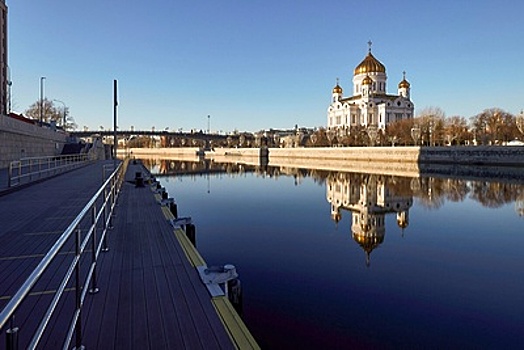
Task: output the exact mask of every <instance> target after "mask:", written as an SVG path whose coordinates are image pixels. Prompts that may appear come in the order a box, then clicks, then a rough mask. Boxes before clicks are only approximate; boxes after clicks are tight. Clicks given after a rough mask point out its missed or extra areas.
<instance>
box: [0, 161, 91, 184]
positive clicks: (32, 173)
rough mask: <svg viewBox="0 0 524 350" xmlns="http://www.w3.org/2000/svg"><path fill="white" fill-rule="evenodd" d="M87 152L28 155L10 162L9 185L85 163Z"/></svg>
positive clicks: (36, 178)
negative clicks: (40, 155) (45, 155)
mask: <svg viewBox="0 0 524 350" xmlns="http://www.w3.org/2000/svg"><path fill="white" fill-rule="evenodd" d="M88 161H89V158H88V156H87V154H73V155H61V156H51V157H28V158H22V159H20V160H15V161H12V162H11V163H9V170H8V182H7V184H8V186H9V187H14V186H18V185H22V184H25V183H30V182H33V181H37V180H40V179H43V178H46V177H50V176H53V175H56V174H59V173H62V172H65V171H68V170H71V169H75V168H78V167H81V166H83V165H85V163H86V162H88Z"/></svg>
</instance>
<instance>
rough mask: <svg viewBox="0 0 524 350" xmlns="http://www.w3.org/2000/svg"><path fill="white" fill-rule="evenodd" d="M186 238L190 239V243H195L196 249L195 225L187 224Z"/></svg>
mask: <svg viewBox="0 0 524 350" xmlns="http://www.w3.org/2000/svg"><path fill="white" fill-rule="evenodd" d="M186 236H187V238H189V241H190V242H191V243H193V246H194V247H196V229H195V225H193V224H187V225H186Z"/></svg>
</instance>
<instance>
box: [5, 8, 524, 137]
mask: <svg viewBox="0 0 524 350" xmlns="http://www.w3.org/2000/svg"><path fill="white" fill-rule="evenodd" d="M7 5H8V7H9V19H8V35H9V43H8V45H9V66H10V70H11V77H12V81H13V87H12V102H13V109H14V110H16V111H19V112H23V111H24V110H26V109H27V108H28V107H29V105H30V104H32V103H33V102H35V101H37V100H38V98H39V94H40V93H39V86H40V84H39V81H40V77H41V76H45V77H46V81H45V96H46V97H47V98H49V99H58V100H61V101H64V102H65V103H66V104H67V106H68V107H69V108H70V112H71V115H72V116H74V118H75V120H76V123H77V124H78V126H79V128H82V127H83V126H84V125H85V126H88V127H89V128H90V129H98V128H99V126H100V125H103V126H104V127H105V128H109V127H111V125H112V118H113V117H112V113H113V107H112V86H113V79H117V80H118V84H119V103H120V104H119V108H118V116H119V127H120V128H122V129H128V128H129V127H130V126H131V125H133V126H134V127H135V128H136V129H151V127H152V126H155V128H156V129H157V130H158V129H164V128H166V127H169V129H170V130H174V129H178V128H183V129H184V130H189V129H191V128H196V129H203V130H205V129H207V115H211V119H210V120H211V130H212V131H218V130H223V131H232V130H234V129H238V130H242V131H243V130H247V131H257V130H260V129H264V128H266V129H267V128H271V127H273V128H292V127H293V126H294V125H295V124H298V125H299V126H308V127H313V126H325V125H326V110H327V107H328V104H329V101H330V96H331V90H332V88H333V86H334V85H335V83H336V78H337V77H339V78H340V84H341V86H342V87H343V88H344V92H345V94H348V93H350V92H351V90H352V82H351V79H352V77H353V69H354V68H355V66H356V65H358V64H359V63H360V61H361V60H362V59H363V58H364V57H365V55H366V53H367V41H368V40H370V39H371V40H372V41H373V54H374V55H375V57H377V58H378V59H379V60H380V61H381V62H382V63H384V64H385V66H386V69H387V71H386V72H387V75H388V92H389V93H396V90H397V84H398V82H399V81H400V80H401V79H402V71H403V70H405V71H406V72H407V79H408V80H409V81H410V83H411V87H412V99H413V101H414V103H415V106H416V111H420V110H422V109H423V108H425V107H429V106H436V107H440V108H442V109H443V110H444V111H445V113H446V115H448V116H452V115H461V116H465V117H468V118H469V117H470V116H472V115H475V114H477V113H479V112H481V111H482V110H483V109H485V108H491V107H499V108H502V109H505V110H507V111H508V112H511V113H514V114H517V113H519V112H520V110H521V109H522V108H524V69H523V62H524V24H523V23H524V22H523V14H524V2H523V1H517V0H512V1H507V0H492V1H487V0H478V1H471V0H441V1H420V0H413V1H402V0H398V1H389V0H383V1H378V0H368V1H362V0H359V1H350V0H338V1H329V0H317V1H313V0H309V1H297V0H295V1H290V0H249V1H248V0H200V1H189V0H186V1H181V0H149V1H136V0H126V1H124V0H111V1H108V0H91V1H71V0H48V1H11V0H7ZM58 105H59V106H60V104H58Z"/></svg>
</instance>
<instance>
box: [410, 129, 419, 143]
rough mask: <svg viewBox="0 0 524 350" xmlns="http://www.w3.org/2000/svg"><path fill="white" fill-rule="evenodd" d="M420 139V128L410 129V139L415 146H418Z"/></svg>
mask: <svg viewBox="0 0 524 350" xmlns="http://www.w3.org/2000/svg"><path fill="white" fill-rule="evenodd" d="M419 137H420V128H419V126H418V125H415V126H414V127H412V128H411V138H412V139H413V142H415V146H417V145H418V139H419Z"/></svg>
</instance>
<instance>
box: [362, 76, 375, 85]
mask: <svg viewBox="0 0 524 350" xmlns="http://www.w3.org/2000/svg"><path fill="white" fill-rule="evenodd" d="M371 84H373V79H371V78H370V77H369V75H366V77H365V78H364V79H363V80H362V85H371Z"/></svg>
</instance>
